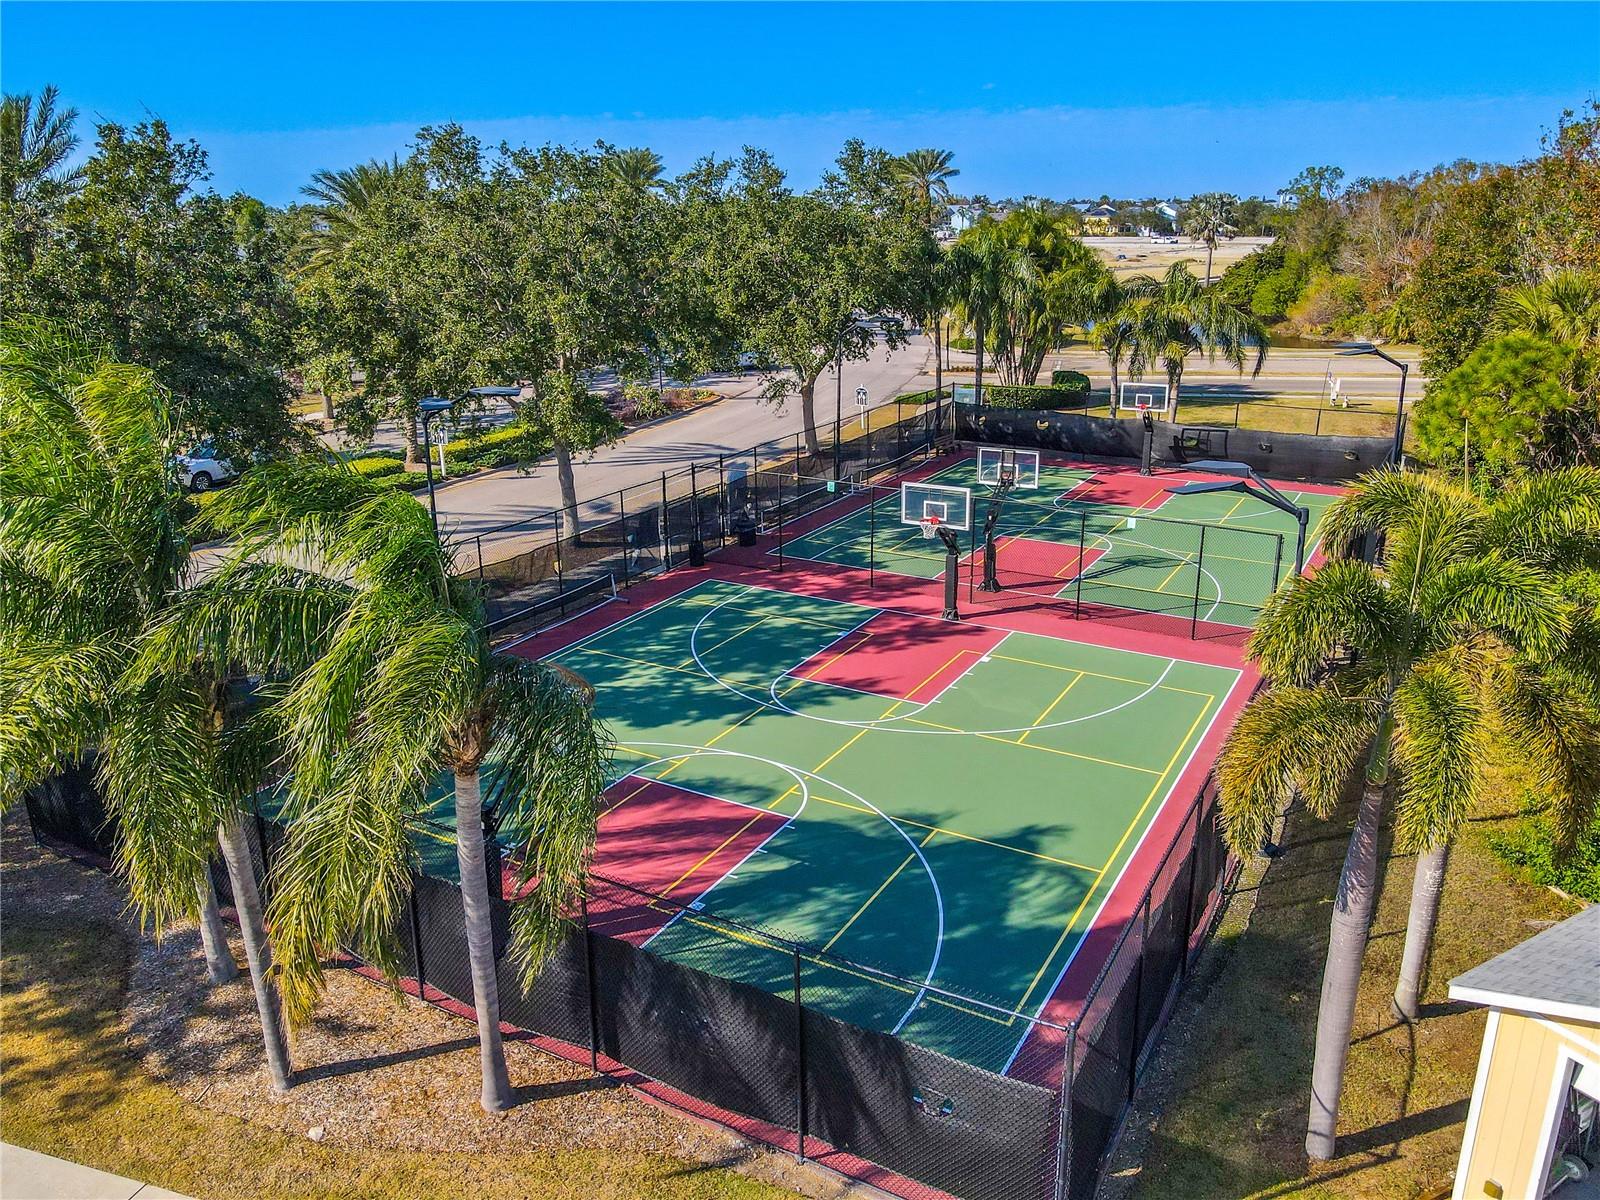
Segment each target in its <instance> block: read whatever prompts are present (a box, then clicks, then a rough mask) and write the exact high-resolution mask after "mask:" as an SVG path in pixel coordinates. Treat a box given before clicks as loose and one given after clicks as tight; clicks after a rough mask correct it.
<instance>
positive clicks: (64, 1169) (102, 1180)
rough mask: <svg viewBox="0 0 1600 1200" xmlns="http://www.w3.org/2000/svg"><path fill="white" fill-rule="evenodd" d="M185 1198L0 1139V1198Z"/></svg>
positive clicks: (12, 1199) (37, 1199) (147, 1184)
mask: <svg viewBox="0 0 1600 1200" xmlns="http://www.w3.org/2000/svg"><path fill="white" fill-rule="evenodd" d="M134 1197H138V1200H187V1197H184V1196H180V1195H178V1193H177V1192H169V1191H167V1189H166V1188H159V1187H156V1186H155V1185H154V1184H153V1183H140V1182H139V1181H138V1180H137V1179H123V1178H122V1177H121V1176H120V1175H108V1174H106V1172H104V1171H96V1170H95V1169H94V1168H93V1167H82V1166H79V1165H78V1164H77V1163H74V1162H68V1161H67V1160H66V1159H64V1158H51V1157H50V1155H48V1154H39V1153H38V1152H36V1151H33V1150H24V1149H23V1148H22V1147H21V1146H13V1145H10V1144H9V1143H6V1142H0V1200H134Z"/></svg>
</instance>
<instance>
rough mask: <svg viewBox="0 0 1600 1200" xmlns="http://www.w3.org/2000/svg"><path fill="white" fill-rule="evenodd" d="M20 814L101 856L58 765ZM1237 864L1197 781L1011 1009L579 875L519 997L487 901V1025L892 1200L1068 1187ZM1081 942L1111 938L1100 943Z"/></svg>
mask: <svg viewBox="0 0 1600 1200" xmlns="http://www.w3.org/2000/svg"><path fill="white" fill-rule="evenodd" d="M27 810H28V814H29V818H30V821H31V822H32V824H33V829H34V833H35V837H36V838H37V839H39V840H40V841H41V842H43V843H45V844H47V845H52V846H55V847H57V848H61V849H65V850H68V851H69V852H72V853H76V854H79V855H80V856H84V857H87V858H88V859H89V860H90V861H93V862H94V863H95V864H96V865H99V866H102V867H109V857H108V856H109V855H110V853H111V851H112V848H113V845H114V831H113V830H110V829H108V828H107V827H106V826H105V825H104V824H103V817H101V818H97V817H96V815H95V814H98V813H100V812H101V811H102V810H101V809H100V808H99V807H98V801H97V798H96V797H95V796H94V794H93V785H92V780H91V779H90V777H89V776H88V774H87V773H84V772H78V773H75V774H72V773H69V774H68V775H66V776H63V777H62V778H61V779H60V780H58V781H56V782H55V783H54V784H53V785H52V786H51V787H49V788H47V789H42V790H41V791H40V792H37V793H34V794H32V795H30V796H29V797H28V803H27ZM97 819H98V820H99V821H100V822H102V823H99V824H96V823H95V822H96V820H97ZM252 825H253V829H254V831H255V834H256V837H255V842H256V844H255V846H254V847H253V851H254V857H255V858H256V860H257V865H258V867H259V868H260V869H261V871H262V872H263V875H264V878H265V880H266V890H267V891H268V892H270V888H271V884H272V868H273V863H274V860H275V858H276V854H277V851H278V848H279V846H280V845H281V841H282V837H283V830H282V828H281V827H280V826H279V825H278V824H277V823H276V822H275V820H274V819H273V815H272V812H271V809H270V807H267V806H263V808H262V809H261V810H259V811H258V812H257V813H256V818H255V820H254V822H253V823H252ZM91 826H92V827H91ZM418 836H419V840H426V841H427V842H428V843H429V845H430V849H431V851H433V852H430V853H428V854H426V855H423V856H422V858H421V859H420V860H419V861H420V866H419V869H418V870H417V871H416V873H415V875H414V878H413V886H412V890H411V892H410V894H409V896H408V897H407V900H406V903H405V906H404V909H403V911H402V913H401V914H400V918H399V920H398V922H397V924H396V928H395V929H394V931H393V936H394V939H395V942H396V945H397V949H398V956H397V961H398V970H399V973H400V975H401V976H402V985H403V986H405V987H406V990H408V991H410V992H412V993H413V994H415V995H418V996H420V997H421V998H423V999H425V1000H427V1001H429V1002H432V1003H435V1004H440V1005H443V1006H445V1007H447V1008H450V1009H451V1010H452V1011H455V1012H458V1013H462V1012H466V1011H467V1010H470V1007H471V1005H472V983H471V977H470V973H469V969H468V957H467V946H466V932H465V926H464V921H463V916H462V907H461V894H460V891H459V888H458V885H457V883H456V881H455V877H454V871H453V869H452V866H453V852H450V853H446V852H445V851H447V850H449V846H448V844H447V843H448V842H450V841H453V836H454V835H453V833H452V832H451V831H449V830H446V829H443V828H440V827H429V828H426V829H419V830H418ZM485 837H486V845H487V848H488V849H489V851H490V853H491V859H490V861H491V863H492V864H493V863H502V864H503V862H504V859H503V856H502V851H501V848H500V847H499V846H498V845H497V843H496V842H495V841H494V839H493V837H492V836H490V835H488V834H487V833H486V834H485ZM1236 866H1237V864H1236V862H1235V861H1234V860H1233V859H1231V858H1230V856H1229V855H1228V853H1227V851H1226V848H1225V846H1224V844H1223V842H1222V839H1221V836H1220V834H1219V831H1218V828H1217V795H1216V788H1215V785H1214V783H1213V782H1212V781H1211V780H1210V779H1208V780H1207V781H1206V783H1205V785H1204V786H1203V787H1202V788H1201V789H1200V791H1199V792H1198V793H1197V794H1195V795H1194V796H1193V797H1192V798H1191V799H1190V801H1189V803H1188V806H1187V810H1186V812H1185V815H1184V818H1183V821H1182V824H1181V826H1180V827H1179V829H1178V831H1177V833H1176V834H1175V835H1174V836H1173V838H1172V839H1171V841H1170V843H1169V844H1168V845H1167V847H1166V848H1165V852H1164V854H1163V856H1162V858H1161V861H1160V864H1159V866H1158V867H1157V868H1156V869H1155V871H1154V872H1153V873H1152V876H1151V881H1150V883H1149V885H1148V887H1147V888H1146V889H1145V891H1144V893H1143V895H1142V896H1141V897H1140V899H1139V901H1138V903H1137V904H1136V905H1135V906H1134V908H1133V912H1134V915H1133V917H1132V918H1131V919H1130V920H1128V921H1127V922H1126V923H1125V924H1123V925H1122V926H1121V927H1120V929H1115V928H1114V929H1112V930H1109V931H1091V933H1090V934H1089V937H1088V940H1087V941H1086V943H1085V945H1084V947H1083V950H1082V951H1080V953H1081V954H1082V955H1083V956H1085V961H1086V965H1087V963H1092V962H1094V961H1100V962H1101V963H1102V966H1101V968H1100V970H1099V972H1098V975H1097V976H1096V977H1095V978H1094V980H1093V981H1092V983H1089V984H1088V985H1087V986H1085V985H1084V984H1083V982H1082V979H1081V978H1080V977H1079V976H1078V975H1076V974H1075V973H1072V972H1069V973H1068V975H1067V976H1066V978H1065V980H1064V981H1063V984H1062V985H1061V988H1060V989H1059V990H1058V992H1057V994H1056V995H1055V996H1054V997H1052V998H1051V999H1050V1000H1049V1001H1048V1002H1047V1004H1046V1006H1045V1009H1044V1011H1043V1012H1042V1013H1038V1014H1032V1015H1028V1014H1023V1013H1018V1012H1014V1011H1012V1010H1010V1009H1007V1008H1006V1007H1004V1006H1002V1005H997V1004H995V1003H993V1002H992V1001H990V1000H987V999H984V998H981V997H973V996H969V995H962V994H958V993H955V992H951V991H948V990H945V989H941V988H939V987H937V986H933V985H930V984H929V983H927V982H926V981H917V980H910V979H904V978H900V977H898V976H896V975H894V974H892V973H890V972H887V971H883V970H881V969H879V968H877V967H875V966H872V965H870V964H864V963H859V962H854V961H851V960H846V959H841V958H839V957H837V956H834V955H832V954H829V953H827V952H826V951H824V950H822V949H821V948H820V947H817V946H814V945H808V944H806V943H804V942H801V941H798V940H795V939H792V938H789V937H786V936H784V935H782V934H779V933H775V932H773V931H771V930H767V929H757V928H752V927H750V926H747V925H741V924H737V923H735V922H731V921H728V920H726V919H725V918H722V917H720V916H718V915H716V914H715V912H712V911H707V910H706V909H705V908H703V907H702V906H699V905H697V904H696V903H695V902H689V903H683V902H680V901H678V900H674V899H671V898H669V897H666V896H663V895H660V894H657V893H655V892H652V891H650V890H649V889H646V888H641V887H638V886H635V885H633V884H630V883H627V882H625V881H622V880H617V879H610V878H602V877H598V876H596V877H593V878H592V880H591V884H590V887H589V889H588V893H587V895H586V896H585V897H584V899H583V902H582V904H581V906H580V908H579V910H578V911H577V912H575V913H573V914H571V918H572V920H571V928H570V930H569V932H568V933H567V935H566V937H565V938H564V939H563V940H562V941H561V943H560V945H559V946H558V948H557V950H556V952H555V954H554V955H553V956H552V957H551V958H550V960H549V961H548V962H546V963H545V964H544V966H543V968H542V969H541V971H540V972H539V974H538V977H537V979H536V981H535V982H534V984H533V986H532V987H531V988H529V989H527V990H526V991H525V990H524V989H523V988H522V985H521V982H520V979H519V973H518V969H517V966H516V964H515V962H514V961H513V959H512V957H511V956H510V955H509V954H507V948H508V945H509V941H510V905H509V903H508V902H507V901H506V900H505V899H502V898H498V897H497V898H495V899H494V900H493V902H492V906H491V908H492V922H493V929H494V947H495V954H496V957H497V959H498V961H499V970H498V987H499V999H500V1010H501V1017H502V1019H503V1020H504V1021H506V1022H508V1023H509V1024H511V1025H513V1026H516V1027H517V1028H519V1029H521V1030H525V1031H527V1032H528V1033H531V1034H536V1035H541V1036H543V1037H545V1038H548V1039H554V1042H553V1043H552V1045H554V1047H555V1048H556V1050H557V1052H558V1053H561V1054H562V1056H563V1057H566V1058H568V1059H569V1060H570V1061H573V1062H577V1063H587V1064H588V1065H589V1066H590V1067H591V1068H592V1069H594V1070H596V1071H606V1070H611V1071H615V1070H619V1069H622V1068H626V1069H629V1070H631V1071H633V1072H636V1073H637V1074H638V1075H639V1076H643V1077H645V1080H646V1081H647V1082H646V1084H645V1086H650V1081H653V1082H654V1083H659V1084H662V1085H666V1087H668V1088H670V1089H672V1090H673V1092H674V1093H676V1096H677V1099H678V1102H680V1103H683V1102H685V1101H684V1098H688V1100H689V1101H692V1102H694V1106H695V1111H696V1112H697V1113H699V1114H700V1115H702V1116H710V1117H712V1118H713V1119H719V1120H723V1121H725V1122H734V1123H737V1124H738V1126H739V1128H740V1129H741V1130H742V1131H744V1132H746V1133H750V1134H751V1135H752V1136H756V1137H759V1138H763V1139H764V1140H766V1141H768V1142H770V1143H771V1144H773V1145H776V1146H779V1147H781V1148H782V1149H785V1150H787V1151H790V1152H793V1153H797V1154H798V1155H800V1156H801V1157H805V1158H813V1159H817V1160H819V1161H822V1162H823V1163H825V1164H827V1165H829V1166H832V1167H834V1168H835V1169H838V1170H841V1171H844V1172H845V1173H847V1174H852V1175H854V1176H856V1177H859V1178H867V1179H870V1180H872V1181H873V1182H876V1183H877V1184H878V1185H879V1186H881V1187H886V1188H888V1189H890V1190H893V1191H898V1192H900V1193H901V1194H908V1195H909V1194H915V1195H919V1196H920V1195H927V1192H926V1191H914V1190H910V1191H908V1190H907V1189H906V1187H905V1186H904V1181H914V1182H915V1183H916V1184H920V1185H922V1186H923V1188H934V1189H937V1190H938V1191H939V1192H942V1193H945V1194H947V1195H950V1196H955V1197H959V1198H960V1200H1088V1198H1090V1197H1092V1196H1093V1195H1094V1194H1095V1191H1096V1189H1097V1187H1098V1183H1099V1178H1100V1172H1101V1170H1102V1167H1103V1164H1104V1162H1105V1161H1106V1158H1107V1156H1108V1154H1109V1152H1110V1151H1111V1150H1112V1148H1113V1147H1114V1145H1115V1141H1116V1138H1117V1135H1118V1133H1119V1132H1120V1127H1121V1123H1122V1121H1123V1120H1124V1118H1125V1116H1126V1114H1127V1111H1128V1106H1129V1103H1130V1101H1131V1099H1132V1097H1133V1095H1134V1092H1135V1089H1136V1087H1137V1085H1138V1081H1139V1078H1140V1075H1141V1073H1142V1071H1143V1069H1144V1067H1145V1064H1146V1062H1147V1061H1148V1059H1149V1057H1150V1055H1151V1054H1152V1052H1153V1051H1154V1049H1155V1047H1156V1045H1157V1043H1158V1041H1159V1039H1160V1035H1161V1031H1162V1029H1163V1027H1164V1025H1165V1023H1166V1020H1167V1017H1168V1014H1169V1012H1170V1009H1171V1005H1172V1002H1173V999H1174V997H1175V996H1176V994H1177V991H1178V989H1179V987H1180V986H1181V985H1182V982H1183V980H1184V978H1185V976H1186V975H1187V974H1188V972H1189V970H1190V968H1191V966H1192V964H1193V962H1194V960H1195V958H1196V956H1197V955H1198V953H1199V951H1200V949H1201V947H1202V945H1203V944H1204V941H1205V939H1206V937H1207V935H1208V934H1209V932H1210V930H1211V927H1212V925H1213V922H1214V917H1215V914H1216V913H1217V911H1218V910H1219V907H1220V902H1221V899H1222V897H1223V895H1224V893H1225V891H1226V889H1227V887H1228V886H1229V884H1230V882H1231V880H1232V878H1233V875H1234V872H1235V870H1236ZM213 875H214V877H215V879H216V882H217V885H218V889H219V892H220V894H221V897H222V900H223V902H224V903H225V904H228V903H231V893H230V888H229V884H228V878H227V872H226V871H224V870H221V869H220V867H217V868H214V870H213ZM491 878H492V879H503V880H504V886H502V888H501V889H500V890H501V891H502V893H504V892H506V891H509V889H510V887H511V886H513V883H514V875H513V874H511V873H510V872H502V871H499V870H491ZM678 920H692V921H694V922H695V923H696V925H697V927H698V933H699V939H698V941H699V944H700V945H701V946H702V949H701V950H698V951H696V952H695V953H694V954H693V955H691V956H690V957H691V958H692V960H693V961H692V962H688V961H683V957H684V956H683V955H682V954H681V953H679V954H675V955H674V957H671V958H669V957H664V956H663V955H661V954H658V953H656V952H654V951H653V950H651V949H650V947H649V945H648V944H647V943H648V942H649V939H650V937H651V936H652V934H653V933H654V932H655V931H658V930H660V929H662V928H663V927H665V926H666V925H667V924H669V923H671V922H673V921H678ZM1102 938H1110V939H1111V942H1110V945H1109V947H1106V946H1105V943H1104V942H1103V941H1102V940H1101V939H1102ZM752 942H754V943H756V944H758V945H759V946H760V948H761V950H762V962H763V969H762V971H761V972H760V974H761V981H760V983H759V985H758V984H756V983H752V982H749V981H748V979H745V980H741V979H739V978H736V976H739V975H740V974H743V975H745V976H746V977H748V976H749V975H750V970H749V953H748V952H749V947H750V946H751V944H752ZM678 944H679V945H680V947H681V944H682V943H681V941H680V942H679V943H678ZM719 948H720V950H721V951H722V953H720V954H719V953H718V950H719ZM735 948H737V951H738V953H737V954H735V953H734V950H735ZM739 955H743V956H744V957H743V958H742V959H740V958H739ZM738 961H742V962H743V964H744V966H743V968H742V970H741V969H735V963H736V962H738ZM1085 974H1086V972H1085ZM842 977H848V978H849V979H850V980H853V981H855V983H854V984H853V985H852V986H854V987H856V988H857V990H858V991H859V988H860V986H861V984H860V981H862V980H867V981H870V983H871V985H872V986H873V987H879V988H882V989H883V992H884V995H885V996H888V997H892V998H893V1001H894V1002H893V1003H892V1004H888V1005H886V1006H885V1010H886V1011H889V1012H895V1011H899V1010H900V1009H901V1008H902V1006H903V1005H904V1004H905V1003H906V998H907V997H910V998H911V1002H912V1003H913V1004H914V1005H916V1006H923V1007H926V1006H929V1005H942V1006H944V1007H945V1008H947V1009H949V1010H950V1011H952V1012H955V1013H957V1014H963V1015H961V1016H959V1017H958V1019H961V1020H965V1021H967V1022H969V1023H970V1028H971V1030H981V1031H983V1032H973V1033H972V1034H971V1036H970V1037H967V1036H966V1032H967V1030H966V1028H965V1027H963V1036H964V1037H965V1038H966V1040H965V1041H964V1042H963V1045H964V1047H965V1053H966V1054H967V1055H968V1057H971V1058H979V1059H984V1060H985V1061H998V1059H997V1058H996V1056H995V1053H994V1051H995V1050H996V1049H997V1048H998V1047H1002V1046H1004V1047H1009V1048H1011V1059H1010V1062H1009V1064H1008V1065H1007V1067H1006V1068H1005V1069H1004V1070H995V1069H986V1068H984V1067H981V1066H976V1065H973V1063H971V1062H968V1061H965V1060H964V1059H963V1058H959V1057H954V1056H952V1055H951V1054H948V1053H944V1052H941V1051H940V1050H937V1049H933V1048H930V1047H928V1046H926V1045H921V1044H918V1041H917V1040H916V1037H915V1035H914V1034H913V1033H909V1032H908V1033H901V1034H898V1035H897V1034H896V1033H895V1032H893V1030H892V1028H883V1027H876V1028H875V1027H872V1022H868V1023H866V1024H863V1023H860V1020H859V1015H860V1009H859V1005H858V1006H857V1008H856V1010H855V1012H856V1015H857V1017H858V1019H857V1020H854V1021H853V1020H850V1019H847V1018H846V1016H844V1015H841V1012H840V1004H841V1002H840V994H841V990H840V979H841V978H842ZM878 1024H879V1025H881V1026H888V1025H890V1022H889V1020H888V1019H884V1020H882V1021H881V1022H878ZM916 1027H921V1028H929V1027H932V1026H930V1025H928V1024H927V1023H923V1024H921V1025H920V1026H914V1028H916ZM939 1027H940V1028H943V1029H945V1030H948V1028H949V1026H948V1025H939ZM752 1121H753V1122H756V1123H757V1124H756V1125H754V1126H752V1125H751V1124H750V1122H752ZM884 1172H888V1173H889V1175H888V1176H885V1175H884ZM897 1178H898V1182H897Z"/></svg>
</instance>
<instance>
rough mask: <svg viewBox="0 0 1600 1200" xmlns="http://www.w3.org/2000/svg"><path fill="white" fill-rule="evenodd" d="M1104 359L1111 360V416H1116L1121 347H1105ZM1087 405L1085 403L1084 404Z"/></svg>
mask: <svg viewBox="0 0 1600 1200" xmlns="http://www.w3.org/2000/svg"><path fill="white" fill-rule="evenodd" d="M1106 357H1107V358H1109V359H1110V360H1111V403H1110V409H1111V415H1112V416H1113V417H1115V416H1116V415H1117V393H1118V392H1119V391H1120V390H1121V384H1122V347H1120V346H1107V347H1106ZM1085 403H1087V402H1085Z"/></svg>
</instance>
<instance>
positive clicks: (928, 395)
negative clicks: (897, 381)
mask: <svg viewBox="0 0 1600 1200" xmlns="http://www.w3.org/2000/svg"><path fill="white" fill-rule="evenodd" d="M945 395H946V393H945V392H941V391H939V390H938V389H937V388H929V389H928V390H927V391H925V392H907V393H905V395H903V396H896V397H895V398H894V402H895V403H896V404H932V403H933V402H934V401H935V400H938V399H940V398H942V397H943V396H945Z"/></svg>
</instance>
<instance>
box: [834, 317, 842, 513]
mask: <svg viewBox="0 0 1600 1200" xmlns="http://www.w3.org/2000/svg"><path fill="white" fill-rule="evenodd" d="M843 431H844V334H842V333H841V334H840V335H839V349H838V352H837V353H836V354H835V356H834V360H833V480H834V482H835V483H837V482H838V481H839V464H840V459H839V442H840V440H841V439H840V436H839V435H840V434H841V433H842V432H843Z"/></svg>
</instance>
